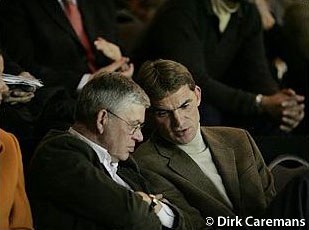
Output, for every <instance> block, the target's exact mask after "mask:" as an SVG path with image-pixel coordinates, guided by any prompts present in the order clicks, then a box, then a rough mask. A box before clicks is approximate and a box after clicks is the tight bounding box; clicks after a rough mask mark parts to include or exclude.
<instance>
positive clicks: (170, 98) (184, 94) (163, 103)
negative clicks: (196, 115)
mask: <svg viewBox="0 0 309 230" xmlns="http://www.w3.org/2000/svg"><path fill="white" fill-rule="evenodd" d="M193 97H194V91H192V90H191V89H190V88H189V86H188V85H185V86H182V87H181V88H180V89H179V90H177V91H176V92H173V93H169V94H168V95H167V96H166V97H164V98H163V99H161V100H157V101H155V100H152V101H151V104H152V107H155V108H160V109H176V108H178V107H179V106H181V105H183V104H184V103H186V102H188V101H192V99H193Z"/></svg>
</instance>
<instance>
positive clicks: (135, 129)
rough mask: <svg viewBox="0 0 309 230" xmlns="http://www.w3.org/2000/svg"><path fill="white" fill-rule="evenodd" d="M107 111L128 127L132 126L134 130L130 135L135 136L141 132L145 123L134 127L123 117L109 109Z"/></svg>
mask: <svg viewBox="0 0 309 230" xmlns="http://www.w3.org/2000/svg"><path fill="white" fill-rule="evenodd" d="M106 111H107V112H108V113H110V114H112V115H113V116H115V117H116V118H118V119H119V120H121V121H123V122H124V123H125V124H126V125H128V126H130V127H131V128H132V130H131V132H130V133H129V134H130V135H134V134H135V133H136V132H137V130H141V129H142V128H143V127H144V125H145V123H140V124H137V125H132V124H131V123H130V122H128V121H127V120H125V119H123V118H122V117H120V116H118V115H117V114H115V113H113V112H112V111H110V110H109V109H106Z"/></svg>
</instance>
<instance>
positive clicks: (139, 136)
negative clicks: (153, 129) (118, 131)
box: [133, 129, 144, 142]
mask: <svg viewBox="0 0 309 230" xmlns="http://www.w3.org/2000/svg"><path fill="white" fill-rule="evenodd" d="M133 138H134V140H135V141H137V142H142V141H143V139H144V137H143V133H142V130H141V129H137V130H136V131H135V133H134V134H133Z"/></svg>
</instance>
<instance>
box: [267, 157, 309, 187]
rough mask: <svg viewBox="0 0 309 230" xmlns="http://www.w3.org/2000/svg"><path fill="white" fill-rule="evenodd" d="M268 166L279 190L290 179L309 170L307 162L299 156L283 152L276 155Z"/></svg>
mask: <svg viewBox="0 0 309 230" xmlns="http://www.w3.org/2000/svg"><path fill="white" fill-rule="evenodd" d="M268 168H269V169H270V171H271V172H272V174H273V176H274V180H275V188H276V190H277V191H278V192H280V191H281V190H282V189H283V188H284V187H285V186H286V185H287V183H288V182H289V181H290V180H291V179H293V178H294V177H295V176H298V175H300V174H302V173H303V172H305V171H306V170H309V163H308V162H307V161H306V160H304V159H302V158H301V157H298V156H294V155H290V154H283V155H279V156H278V157H276V158H275V159H274V160H273V161H272V162H271V163H270V164H269V165H268Z"/></svg>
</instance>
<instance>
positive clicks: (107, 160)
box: [69, 127, 118, 174]
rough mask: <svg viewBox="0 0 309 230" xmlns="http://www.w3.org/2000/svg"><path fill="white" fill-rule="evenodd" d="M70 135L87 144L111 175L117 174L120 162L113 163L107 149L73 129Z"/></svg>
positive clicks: (70, 130)
mask: <svg viewBox="0 0 309 230" xmlns="http://www.w3.org/2000/svg"><path fill="white" fill-rule="evenodd" d="M69 133H71V134H72V135H74V136H75V137H77V138H79V139H81V140H83V141H84V142H86V143H87V144H88V145H89V146H90V147H91V148H92V149H93V150H94V151H95V152H96V154H97V156H98V158H99V160H100V162H101V164H103V165H104V166H105V168H106V169H107V171H108V172H109V173H112V174H114V173H116V172H117V168H118V162H112V158H111V156H110V155H109V153H108V151H107V149H105V148H103V147H102V146H100V145H98V144H96V143H94V142H93V141H91V140H89V139H88V138H87V137H85V136H83V135H82V134H80V133H79V132H77V131H76V130H75V129H73V128H72V127H70V129H69Z"/></svg>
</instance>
